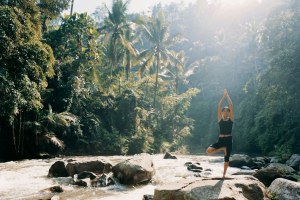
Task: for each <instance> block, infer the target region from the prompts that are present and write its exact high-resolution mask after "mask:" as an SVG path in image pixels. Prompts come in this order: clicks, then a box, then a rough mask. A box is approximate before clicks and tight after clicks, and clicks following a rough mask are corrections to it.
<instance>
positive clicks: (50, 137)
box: [41, 133, 65, 150]
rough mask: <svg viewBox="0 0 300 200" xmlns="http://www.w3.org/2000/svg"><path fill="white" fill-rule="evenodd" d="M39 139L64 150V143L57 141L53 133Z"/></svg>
mask: <svg viewBox="0 0 300 200" xmlns="http://www.w3.org/2000/svg"><path fill="white" fill-rule="evenodd" d="M41 139H42V140H44V141H46V142H47V143H52V144H54V145H55V146H57V147H59V148H60V149H61V150H62V149H64V148H65V144H64V142H63V141H62V140H60V139H58V138H57V137H56V136H55V134H54V133H48V134H46V135H42V136H41Z"/></svg>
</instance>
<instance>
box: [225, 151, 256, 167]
mask: <svg viewBox="0 0 300 200" xmlns="http://www.w3.org/2000/svg"><path fill="white" fill-rule="evenodd" d="M252 165H253V161H252V159H251V158H250V156H248V155H245V154H234V155H232V157H231V159H230V161H229V166H230V167H239V168H240V167H242V166H248V167H251V166H252Z"/></svg>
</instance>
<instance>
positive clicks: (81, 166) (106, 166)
mask: <svg viewBox="0 0 300 200" xmlns="http://www.w3.org/2000/svg"><path fill="white" fill-rule="evenodd" d="M66 169H67V172H68V174H69V176H72V177H73V176H74V175H75V174H80V173H81V172H84V171H89V172H93V173H96V174H102V173H109V172H111V170H112V164H110V163H108V162H106V161H104V160H95V161H84V162H76V161H72V162H69V163H68V164H67V166H66Z"/></svg>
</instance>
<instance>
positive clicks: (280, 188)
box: [269, 178, 300, 200]
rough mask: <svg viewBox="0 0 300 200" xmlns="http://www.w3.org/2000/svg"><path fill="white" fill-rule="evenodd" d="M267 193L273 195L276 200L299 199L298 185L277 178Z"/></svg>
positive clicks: (299, 188)
mask: <svg viewBox="0 0 300 200" xmlns="http://www.w3.org/2000/svg"><path fill="white" fill-rule="evenodd" d="M269 191H270V192H271V193H273V194H275V196H276V199H277V200H296V199H300V183H299V182H294V181H290V180H287V179H283V178H277V179H276V180H274V181H273V182H272V184H271V185H270V187H269Z"/></svg>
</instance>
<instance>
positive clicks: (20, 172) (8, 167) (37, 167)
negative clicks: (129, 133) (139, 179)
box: [0, 154, 237, 200]
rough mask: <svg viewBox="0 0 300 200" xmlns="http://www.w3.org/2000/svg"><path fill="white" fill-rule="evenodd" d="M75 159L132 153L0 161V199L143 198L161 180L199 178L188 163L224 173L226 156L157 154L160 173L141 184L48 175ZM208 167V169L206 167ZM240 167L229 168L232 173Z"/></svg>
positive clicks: (211, 174) (118, 158)
mask: <svg viewBox="0 0 300 200" xmlns="http://www.w3.org/2000/svg"><path fill="white" fill-rule="evenodd" d="M70 158H72V159H75V160H78V161H80V160H81V161H83V160H86V159H88V160H97V159H105V160H108V161H110V162H111V163H112V164H113V165H114V164H116V163H118V162H120V161H122V160H125V159H128V158H129V156H105V157H99V156H95V157H90V156H89V157H87V156H85V157H64V158H55V159H45V160H23V161H16V162H6V163H0V199H51V198H52V199H60V198H61V199H72V200H73V199H78V200H80V199H91V200H93V199H103V200H116V199H122V200H142V199H143V195H144V194H152V195H153V194H154V190H155V188H156V187H159V185H160V184H168V183H172V182H174V181H180V180H183V179H197V177H196V176H195V173H193V172H191V171H188V170H187V168H186V166H184V163H186V162H188V161H190V162H193V163H195V162H200V163H201V166H202V167H203V169H204V171H203V172H201V174H200V175H201V176H202V177H221V176H222V171H223V157H221V156H195V155H192V156H191V155H179V156H177V158H178V159H177V160H172V159H163V155H161V154H160V155H153V156H152V158H153V163H154V166H155V170H156V173H155V175H154V177H153V180H152V182H151V183H149V184H147V185H139V186H125V185H121V184H116V185H112V186H108V187H105V188H100V187H97V188H95V187H86V188H84V187H79V186H73V185H71V181H72V179H71V177H67V178H65V177H64V178H48V177H47V174H48V170H49V168H50V166H51V165H52V164H53V163H54V162H55V161H57V160H67V159H70ZM205 170H207V171H205ZM236 171H237V169H235V168H229V169H228V174H231V173H234V172H236ZM54 185H61V186H62V187H63V189H64V192H63V193H57V194H55V193H54V194H53V193H51V192H50V191H49V190H47V188H49V187H51V186H54Z"/></svg>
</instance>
